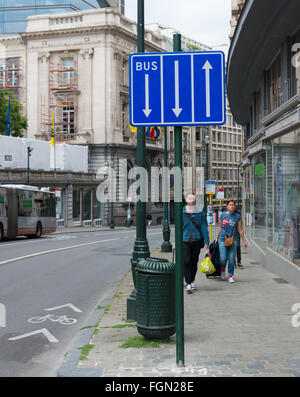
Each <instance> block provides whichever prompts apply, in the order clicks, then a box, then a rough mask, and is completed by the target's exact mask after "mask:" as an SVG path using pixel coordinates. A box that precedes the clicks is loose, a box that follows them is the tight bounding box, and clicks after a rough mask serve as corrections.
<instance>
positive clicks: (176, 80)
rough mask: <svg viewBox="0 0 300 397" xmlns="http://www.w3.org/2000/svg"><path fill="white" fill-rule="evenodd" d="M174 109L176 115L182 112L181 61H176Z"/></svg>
mask: <svg viewBox="0 0 300 397" xmlns="http://www.w3.org/2000/svg"><path fill="white" fill-rule="evenodd" d="M172 110H173V112H174V114H175V116H176V117H178V116H179V115H180V113H181V112H182V109H181V108H180V107H179V61H175V108H173V109H172Z"/></svg>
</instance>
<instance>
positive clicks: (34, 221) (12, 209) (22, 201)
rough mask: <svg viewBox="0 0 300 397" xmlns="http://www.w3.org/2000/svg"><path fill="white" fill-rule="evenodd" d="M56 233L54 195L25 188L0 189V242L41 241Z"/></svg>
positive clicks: (16, 186) (18, 186)
mask: <svg viewBox="0 0 300 397" xmlns="http://www.w3.org/2000/svg"><path fill="white" fill-rule="evenodd" d="M55 230H56V199H55V193H54V192H50V191H48V190H47V189H38V188H37V187H34V186H25V185H0V241H2V240H3V238H4V237H7V238H8V239H15V238H16V237H17V236H34V237H37V238H39V237H41V236H42V234H44V233H47V234H48V233H53V232H55Z"/></svg>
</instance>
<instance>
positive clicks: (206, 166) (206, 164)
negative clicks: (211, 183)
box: [204, 135, 209, 215]
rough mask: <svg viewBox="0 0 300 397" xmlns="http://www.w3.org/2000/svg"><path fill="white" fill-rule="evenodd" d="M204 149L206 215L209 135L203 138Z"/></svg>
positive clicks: (205, 206) (205, 203) (205, 208)
mask: <svg viewBox="0 0 300 397" xmlns="http://www.w3.org/2000/svg"><path fill="white" fill-rule="evenodd" d="M204 142H205V149H206V158H205V182H204V212H205V214H206V215H207V194H206V182H207V181H208V179H209V175H208V167H209V165H208V146H209V136H208V135H206V136H205V139H204Z"/></svg>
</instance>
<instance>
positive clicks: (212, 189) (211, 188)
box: [205, 181, 216, 194]
mask: <svg viewBox="0 0 300 397" xmlns="http://www.w3.org/2000/svg"><path fill="white" fill-rule="evenodd" d="M205 190H206V194H216V181H207V182H206V185H205Z"/></svg>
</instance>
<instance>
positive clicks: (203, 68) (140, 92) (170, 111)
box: [130, 51, 226, 127]
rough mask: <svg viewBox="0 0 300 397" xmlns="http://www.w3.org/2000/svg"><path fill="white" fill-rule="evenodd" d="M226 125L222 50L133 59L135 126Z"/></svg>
mask: <svg viewBox="0 0 300 397" xmlns="http://www.w3.org/2000/svg"><path fill="white" fill-rule="evenodd" d="M225 121H226V100H225V55H224V53H223V52H222V51H208V52H167V53H142V54H132V55H130V124H131V125H133V126H135V127H142V126H168V125H171V126H172V125H221V124H224V123H225Z"/></svg>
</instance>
